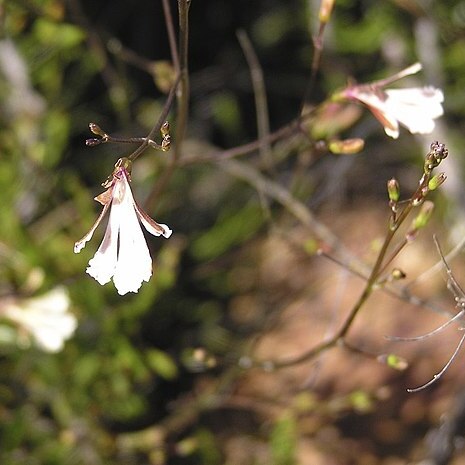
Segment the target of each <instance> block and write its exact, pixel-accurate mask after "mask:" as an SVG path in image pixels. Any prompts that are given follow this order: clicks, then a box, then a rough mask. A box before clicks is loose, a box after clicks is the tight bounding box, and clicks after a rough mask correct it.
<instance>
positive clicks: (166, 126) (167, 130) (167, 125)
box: [160, 121, 170, 137]
mask: <svg viewBox="0 0 465 465" xmlns="http://www.w3.org/2000/svg"><path fill="white" fill-rule="evenodd" d="M160 132H161V135H162V136H163V137H166V136H168V135H169V133H170V123H168V121H165V122H164V123H163V125H162V127H161V128H160Z"/></svg>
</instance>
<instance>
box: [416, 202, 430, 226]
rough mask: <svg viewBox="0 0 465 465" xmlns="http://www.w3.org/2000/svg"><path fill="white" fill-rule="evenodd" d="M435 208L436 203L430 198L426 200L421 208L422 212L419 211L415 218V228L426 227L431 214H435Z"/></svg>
mask: <svg viewBox="0 0 465 465" xmlns="http://www.w3.org/2000/svg"><path fill="white" fill-rule="evenodd" d="M433 210H434V203H433V202H431V201H429V200H427V201H425V202H424V203H423V205H422V206H421V208H420V213H418V215H417V216H416V217H415V219H414V220H413V223H412V226H413V229H422V228H424V227H425V226H426V225H427V224H428V221H429V220H430V218H431V215H432V214H433Z"/></svg>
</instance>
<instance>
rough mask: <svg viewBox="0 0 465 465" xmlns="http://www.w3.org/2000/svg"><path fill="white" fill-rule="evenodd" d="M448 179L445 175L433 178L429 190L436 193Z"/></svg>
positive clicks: (440, 174)
mask: <svg viewBox="0 0 465 465" xmlns="http://www.w3.org/2000/svg"><path fill="white" fill-rule="evenodd" d="M446 179H447V176H446V175H445V173H439V174H436V175H435V176H433V177H432V178H431V179H430V180H429V182H428V189H429V190H430V191H434V190H435V189H437V188H438V187H439V186H440V185H441V184H442V183H443V182H444V181H445V180H446Z"/></svg>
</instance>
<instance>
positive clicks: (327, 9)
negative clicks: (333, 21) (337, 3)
mask: <svg viewBox="0 0 465 465" xmlns="http://www.w3.org/2000/svg"><path fill="white" fill-rule="evenodd" d="M333 6H334V0H321V5H320V11H319V13H318V19H319V20H320V23H327V22H328V21H329V19H330V18H331V12H332V10H333Z"/></svg>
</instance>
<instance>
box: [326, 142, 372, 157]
mask: <svg viewBox="0 0 465 465" xmlns="http://www.w3.org/2000/svg"><path fill="white" fill-rule="evenodd" d="M364 146H365V141H364V140H363V139H359V138H355V139H344V140H333V141H330V142H329V144H328V148H329V151H330V152H331V153H335V154H338V155H339V154H347V155H349V154H353V153H358V152H360V151H361V150H363V147H364Z"/></svg>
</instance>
